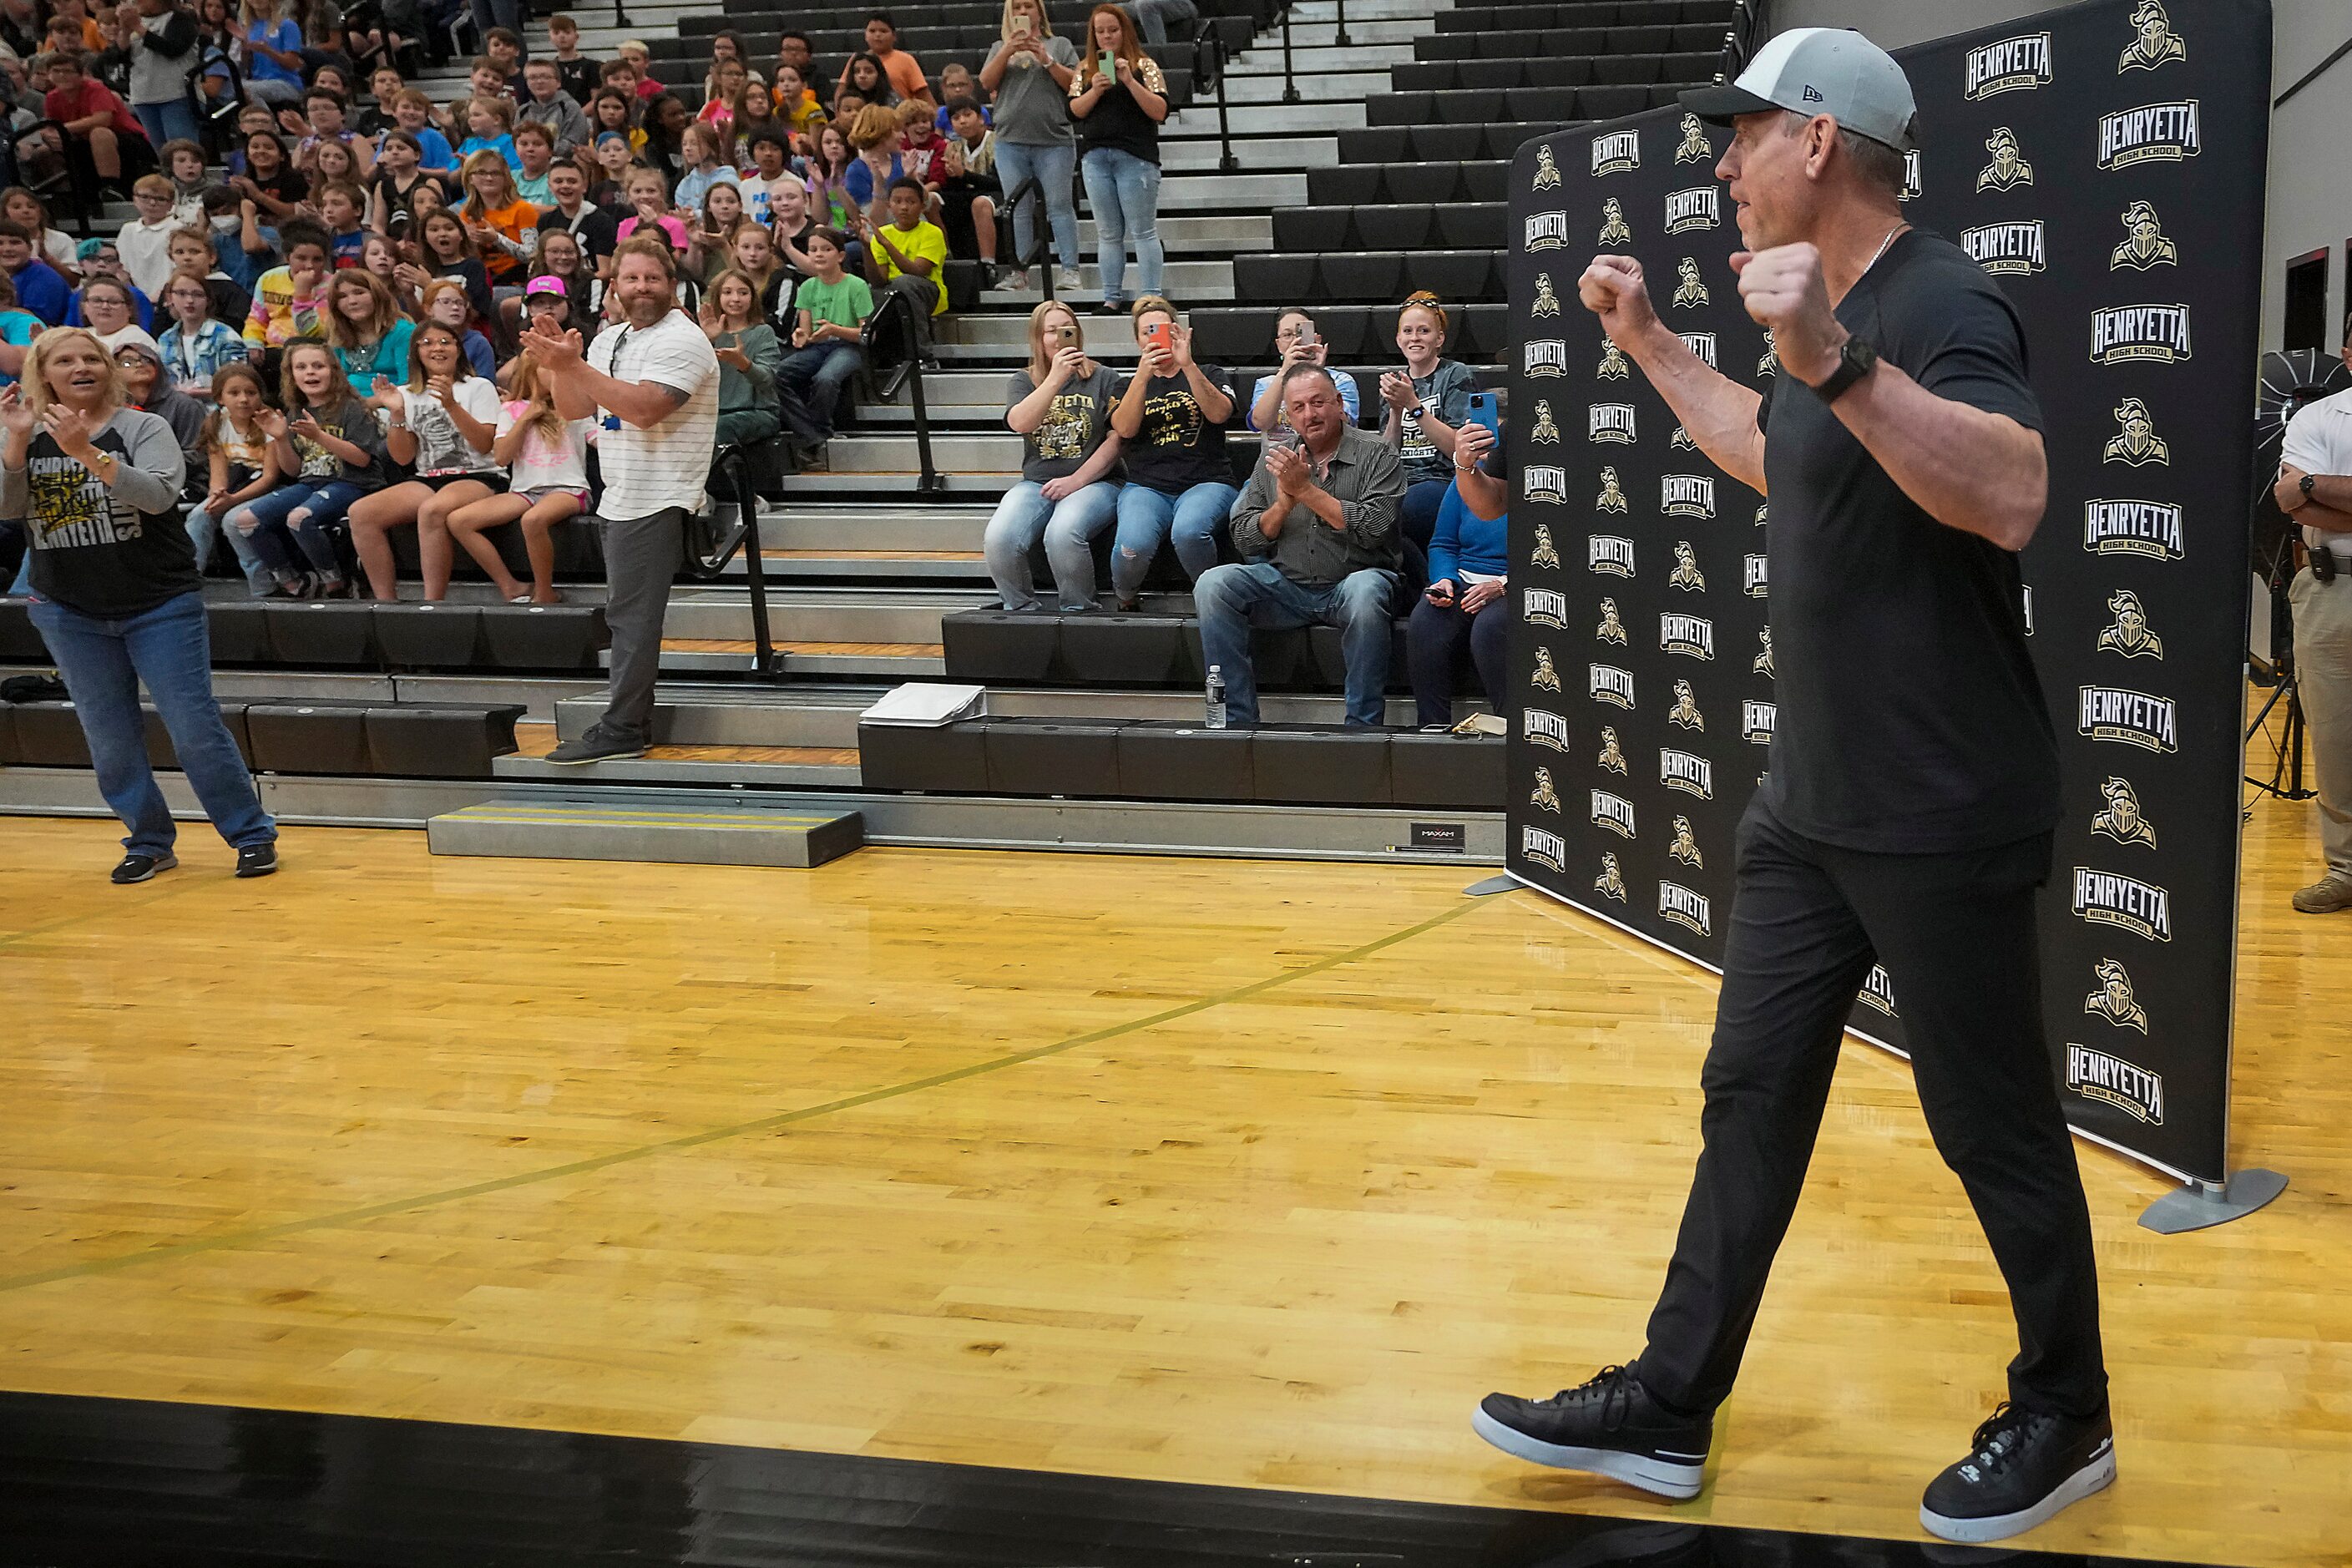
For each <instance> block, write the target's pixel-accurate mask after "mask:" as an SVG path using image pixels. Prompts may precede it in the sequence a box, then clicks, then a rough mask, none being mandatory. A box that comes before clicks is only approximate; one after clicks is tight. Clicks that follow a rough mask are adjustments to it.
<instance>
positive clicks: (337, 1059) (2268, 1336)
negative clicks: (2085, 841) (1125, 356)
mask: <svg viewBox="0 0 2352 1568" xmlns="http://www.w3.org/2000/svg"><path fill="white" fill-rule="evenodd" d="M2310 812H2311V808H2310V807H2308V806H2289V805H2278V804H2275V803H2271V802H2263V803H2262V804H2260V805H2257V806H2256V808H2255V809H2254V812H2253V816H2252V824H2251V826H2250V827H2249V829H2248V837H2247V867H2248V871H2247V878H2246V889H2245V900H2244V920H2243V927H2244V936H2243V956H2242V964H2241V969H2240V985H2241V1002H2240V1008H2239V1033H2238V1042H2239V1043H2238V1072H2237V1097H2238V1098H2237V1133H2236V1145H2237V1146H2236V1155H2237V1158H2238V1159H2239V1161H2240V1162H2241V1163H2265V1164H2271V1165H2275V1166H2277V1167H2279V1168H2281V1169H2284V1170H2285V1171H2286V1172H2287V1173H2290V1175H2291V1176H2292V1177H2293V1180H2294V1185H2293V1186H2292V1187H2291V1188H2290V1189H2289V1190H2288V1192H2287V1194H2285V1196H2284V1197H2283V1198H2282V1199H2280V1200H2279V1202H2278V1203H2277V1204H2275V1205H2273V1207H2272V1208H2271V1209H2270V1210H2268V1211H2266V1212H2265V1213H2263V1215H2260V1216H2258V1217H2257V1218H2255V1219H2252V1220H2251V1221H2248V1222H2245V1223H2242V1224H2240V1225H2236V1226H2228V1227H2225V1228H2222V1229H2219V1230H2214V1231H2208V1232H2205V1233H2202V1234H2200V1235H2194V1236H2189V1237H2176V1238H2170V1239H2167V1238H2162V1237H2156V1236H2154V1235H2152V1234H2151V1233H2149V1232H2147V1231H2143V1230H2140V1229H2138V1228H2137V1227H2136V1226H2135V1225H2134V1220H2135V1218H2136V1216H2137V1215H2138V1213H2139V1211H2140V1210H2141V1208H2142V1207H2143V1206H2145V1205H2147V1203H2148V1202H2149V1201H2150V1200H2151V1199H2153V1198H2154V1197H2155V1196H2157V1195H2158V1193H2159V1192H2160V1191H2161V1190H2162V1189H2161V1184H2159V1182H2158V1180H2157V1179H2155V1178H2153V1177H2152V1176H2149V1175H2147V1174H2146V1173H2143V1172H2141V1171H2140V1170H2138V1169H2137V1168H2136V1167H2134V1166H2132V1165H2130V1164H2128V1163H2125V1162H2124V1161H2122V1160H2120V1159H2118V1158H2116V1157H2115V1156H2112V1155H2109V1154H2106V1153H2105V1152H2099V1151H2096V1150H2094V1149H2089V1148H2084V1149H2083V1150H2082V1151H2081V1158H2082V1163H2083V1169H2084V1175H2085V1177H2086V1179H2087V1182H2088V1184H2089V1189H2090V1194H2091V1204H2092V1212H2093V1215H2094V1217H2095V1223H2096V1226H2097V1230H2098V1239H2099V1246H2100V1261H2101V1265H2102V1269H2103V1284H2104V1287H2105V1323H2106V1331H2107V1342H2108V1345H2109V1350H2110V1356H2111V1360H2112V1368H2113V1373H2114V1377H2115V1403H2116V1420H2117V1427H2118V1434H2119V1437H2118V1446H2119V1451H2120V1454H2121V1458H2122V1479H2121V1480H2120V1481H2119V1482H2118V1483H2117V1485H2116V1487H2115V1488H2114V1489H2112V1490H2111V1491H2110V1492H2108V1493H2107V1494H2105V1496H2103V1497H2101V1498H2098V1499H2095V1500H2092V1501H2091V1502H2089V1503H2087V1504H2084V1505H2083V1506H2081V1507H2078V1508H2076V1509H2074V1510H2072V1511H2071V1512H2069V1513H2068V1514H2066V1515H2065V1516H2063V1518H2062V1519H2061V1520H2059V1521H2056V1522H2055V1523H2053V1525H2051V1526H2049V1527H2047V1528H2045V1529H2044V1530H2042V1531H2039V1532H2037V1533H2036V1534H2035V1535H2034V1536H2032V1537H2030V1538H2028V1539H2027V1541H2026V1542H2021V1544H2031V1545H2033V1546H2037V1547H2042V1548H2045V1549H2050V1550H2061V1551H2075V1552H2099V1553H2112V1554H2128V1555H2135V1556H2146V1557H2164V1558H2178V1559H2184V1560H2193V1561H2198V1562H2211V1563H2249V1564H2264V1565H2277V1568H2289V1565H2292V1568H2308V1565H2310V1564H2315V1563H2352V1292H2347V1289H2346V1280H2347V1274H2346V1268H2347V1258H2352V1051H2347V1015H2352V978H2347V976H2352V962H2347V961H2352V916H2340V917H2320V918H2314V917H2305V916H2298V915H2295V914H2294V913H2293V912H2292V911H2291V910H2289V909H2288V908H2287V904H2286V898H2287V894H2288V892H2289V891H2290V890H2291V889H2293V888H2294V887H2295V886H2297V885H2299V884H2300V883H2301V882H2303V881H2305V880H2307V879H2308V878H2309V876H2310V874H2311V872H2312V869H2313V868H2314V867H2315V865H2316V864H2317V857H2316V854H2315V847H2314V844H2313V841H2312V837H2311V834H2310V832H2309V828H2308V822H2309V816H2310ZM115 837H116V829H115V828H114V826H113V825H112V824H110V823H100V822H93V821H39V820H26V819H0V995H5V1004H0V1005H5V1029H0V1150H5V1157H0V1171H4V1172H5V1173H4V1174H0V1354H5V1361H0V1386H5V1387H6V1388H9V1389H14V1390H21V1391H29V1392H33V1393H40V1394H87V1395H118V1396H129V1397H136V1398H141V1399H149V1400H165V1401H177V1402H203V1403H210V1404H215V1405H242V1406H256V1407H267V1408H271V1409H283V1410H302V1411H317V1412H331V1413H341V1414H348V1415H385V1416H400V1417H431V1418H437V1419H441V1420H446V1421H454V1422H460V1423H474V1424H493V1425H499V1426H510V1427H533V1428H547V1429H556V1430H568V1431H576V1432H588V1433H604V1434H619V1435H628V1436H650V1437H672V1438H675V1437H685V1438H693V1439H701V1440H707V1441H712V1442H720V1443H734V1444H746V1445H754V1446H760V1447H781V1448H799V1449H808V1450H817V1451H824V1452H832V1453H840V1454H853V1455H875V1456H896V1457H901V1458H919V1459H934V1460H955V1461H969V1462H974V1463H980V1464H987V1465H999V1466H1015V1467H1026V1468H1035V1469H1041V1470H1051V1471H1063V1472H1071V1473H1082V1474H1092V1475H1100V1476H1118V1477H1133V1478H1144V1479H1160V1480H1176V1481H1201V1482H1217V1483H1226V1484H1232V1485H1238V1486H1244V1487H1255V1488H1284V1489H1301V1490H1308V1491H1327V1492H1335V1493H1350V1494H1356V1495H1359V1496H1365V1497H1378V1498H1391V1499H1402V1500H1422V1501H1430V1502H1454V1503H1477V1504H1489V1505H1507V1506H1513V1507H1521V1508H1537V1509H1547V1510H1579V1511H1585V1512H1599V1513H1608V1514H1617V1515H1626V1516H1642V1517H1653V1518H1660V1519H1675V1520H1696V1521H1712V1522H1714V1523H1717V1524H1733V1525H1748V1526H1757V1527H1765V1528H1777V1529H1789V1530H1800V1531H1841V1532H1849V1533H1853V1534H1857V1535H1874V1536H1882V1537H1895V1538H1911V1539H1916V1538H1918V1531H1917V1529H1916V1510H1917V1504H1918V1495H1919V1489H1920V1487H1921V1486H1922V1485H1923V1484H1924V1482H1925V1480H1926V1479H1927V1477H1928V1476H1929V1475H1931V1474H1932V1473H1933V1472H1934V1471H1935V1470H1936V1469H1937V1468H1939V1467H1940V1466H1941V1465H1943V1464H1944V1463H1946V1462H1948V1460H1949V1459H1951V1458H1955V1457H1957V1455H1958V1452H1959V1449H1960V1447H1961V1445H1962V1444H1963V1443H1964V1442H1965V1441H1966V1439H1967V1437H1968V1434H1969V1429H1970V1428H1971V1427H1972V1426H1974V1424H1975V1423H1976V1422H1977V1421H1978V1420H1979V1418H1980V1417H1981V1416H1982V1415H1985V1414H1986V1413H1987V1412H1988V1411H1989V1409H1990V1405H1991V1404H1992V1401H1993V1399H1994V1397H1995V1396H1996V1394H1997V1391H1998V1389H1999V1388H2000V1370H2001V1365H2002V1363H2003V1362H2004V1361H2005V1359H2006V1358H2007V1356H2008V1354H2009V1352H2010V1348H2011V1327H2010V1320H2009V1317H2008V1313H2007V1310H2006V1305H2005V1299H2004V1297H2003V1295H2002V1292H2001V1289H2000V1280H1999V1278H1998V1276H1997V1275H1996V1274H1995V1272H1994V1271H1993V1268H1992V1267H1991V1264H1990V1260H1989V1259H1988V1258H1987V1257H1986V1254H1985V1251H1984V1248H1983V1246H1982V1242H1981V1239H1980V1237H1979V1235H1978V1233H1977V1231H1976V1228H1975V1226H1974V1224H1973V1222H1972V1220H1971V1219H1970V1217H1969V1214H1968V1211H1967V1209H1966V1207H1965V1205H1964V1203H1963V1201H1962V1199H1961V1197H1960V1194H1959V1193H1958V1187H1957V1184H1955V1183H1954V1182H1953V1181H1952V1180H1951V1179H1950V1177H1949V1175H1948V1173H1947V1172H1946V1171H1945V1170H1944V1169H1943V1167H1942V1166H1941V1165H1940V1163H1938V1162H1937V1159H1936V1157H1935V1155H1934V1152H1933V1150H1932V1149H1931V1147H1930V1145H1929V1143H1928V1141H1927V1134H1926V1131H1925V1129H1924V1127H1923V1125H1922V1123H1921V1121H1920V1119H1919V1115H1918V1112H1917V1109H1916V1103H1915V1100H1914V1098H1913V1095H1912V1091H1911V1087H1910V1084H1909V1081H1908V1075H1907V1071H1906V1068H1905V1067H1904V1065H1903V1064H1902V1063H1901V1062H1899V1061H1897V1060H1895V1059H1893V1058H1888V1057H1885V1056H1884V1055H1882V1054H1880V1053H1877V1052H1875V1051H1874V1050H1872V1049H1871V1048H1869V1047H1863V1046H1859V1045H1850V1046H1849V1047H1848V1049H1847V1053H1846V1055H1847V1060H1846V1061H1845V1062H1844V1064H1843V1068H1842V1070H1841V1073H1840V1077H1839V1082H1838V1088H1837V1091H1836V1094H1835V1096H1834V1099H1833V1100H1832V1107H1831V1112H1830V1117H1829V1121H1828V1123H1827V1125H1826V1127H1825V1128H1824V1130H1823V1134H1822V1142H1821V1148H1820V1152H1819V1154H1818V1155H1817V1157H1816V1159H1815V1161H1814V1163H1813V1171H1812V1176H1811V1184H1810V1187H1809V1190H1808V1193H1807V1196H1806V1201H1805V1203H1804V1205H1803V1206H1802V1208H1801V1211H1800V1213H1799V1215H1798V1218H1797V1222H1796V1226H1795V1228H1794V1230H1793V1232H1792V1233H1791V1235H1790V1240H1789V1244H1788V1246H1787V1247H1786V1249H1785V1250H1784V1252H1783V1253H1782V1255H1781V1258H1780V1268H1779V1270H1778V1273H1777V1274H1776V1276H1775V1279H1774V1282H1773V1289H1772V1291H1771V1294H1770V1295H1769V1298H1768V1299H1767V1300H1766V1303H1765V1307H1764V1311H1763V1316H1762V1318H1761V1320H1760V1321H1759V1327H1758V1331H1757V1335H1756V1340H1755V1342H1754V1349H1753V1353H1752V1354H1751V1356H1750V1358H1749V1361H1748V1368H1747V1372H1746V1375H1745V1377H1744V1379H1743V1381H1742V1382H1741V1384H1740V1385H1739V1389H1738V1393H1737V1394H1736V1395H1735V1396H1734V1398H1733V1400H1732V1402H1731V1404H1730V1405H1728V1406H1727V1409H1726V1411H1725V1413H1724V1415H1723V1417H1722V1419H1721V1420H1720V1422H1719V1424H1718V1437H1717V1450H1716V1454H1715V1456H1714V1458H1713V1459H1712V1460H1711V1468H1712V1469H1713V1484H1712V1485H1711V1487H1710V1488H1709V1489H1708V1491H1707V1492H1706V1494H1704V1495H1703V1496H1702V1497H1701V1498H1700V1499H1699V1500H1696V1502H1693V1503H1689V1504H1685V1505H1680V1506H1670V1505H1665V1504H1663V1503H1654V1502H1652V1501H1650V1500H1645V1499H1643V1498H1642V1497H1640V1496H1639V1495H1638V1494H1635V1493H1633V1492H1630V1491H1627V1490H1625V1489H1620V1488H1616V1487H1612V1486H1610V1485H1607V1484H1605V1483H1601V1482H1597V1481H1591V1480H1587V1479H1580V1478H1577V1477H1573V1476H1568V1475H1563V1474H1559V1473H1554V1472H1547V1471H1541V1470H1538V1469H1535V1468H1530V1467H1527V1466H1523V1465H1520V1464H1517V1463H1516V1462H1514V1461H1512V1460H1510V1459H1508V1458H1505V1457H1504V1456H1502V1455H1500V1454H1497V1453H1496V1452H1494V1451H1493V1450H1491V1449H1489V1448H1487V1447H1486V1446H1485V1445H1484V1444H1482V1443H1480V1442H1479V1441H1477V1440H1476V1439H1475V1437H1474V1436H1472V1435H1471V1433H1470V1431H1469V1427H1468V1424H1467V1418H1468V1415H1469V1412H1470V1410H1471V1407H1472V1405H1473V1404H1474V1403H1475V1400H1476V1399H1477V1398H1478V1396H1479V1395H1480V1394H1484V1393H1485V1392H1486V1391H1487V1390H1488V1389H1489V1388H1495V1387H1502V1388H1510V1389H1515V1390H1518V1391H1523V1392H1544V1393H1548V1392H1549V1391H1550V1390H1551V1389H1553V1388H1555V1387H1559V1386H1561V1385H1563V1384H1570V1383H1574V1382H1578V1381H1580V1380H1581V1379H1582V1378H1584V1377H1585V1376H1587V1375H1589V1374H1590V1373H1591V1371H1592V1370H1593V1369H1594V1368H1595V1367H1597V1366H1599V1365H1601V1363H1606V1362H1611V1361H1617V1360H1622V1359H1625V1358H1626V1357H1629V1356H1631V1355H1632V1354H1633V1353H1634V1352H1636V1351H1638V1349H1639V1348H1640V1344H1641V1331H1642V1325H1643V1318H1644V1316H1645V1312H1646V1308H1647V1306H1648V1303H1649V1301H1650V1299H1651V1296H1652V1293H1653V1292H1654V1289H1655V1288H1656V1285H1657V1282H1658V1279H1659V1276H1660V1271H1661V1268H1662V1266H1663V1263H1664V1258H1665V1255H1666V1251H1667V1249H1668V1247H1669V1245H1670V1243H1671V1240H1672V1237H1673V1233H1674V1225H1675V1217H1676V1215H1677V1214H1678V1213H1679V1209H1680V1205H1681V1202H1682V1196H1683V1192H1684V1188H1685V1183H1686V1181H1687V1178H1688V1173H1689V1168H1690V1163H1691V1161H1692V1159H1693V1157H1694V1154H1695V1152H1696V1131H1697V1110H1698V1097H1697V1093H1696V1079H1697V1071H1698V1065H1699V1060H1700V1056H1701V1053H1702V1051H1703V1049H1704V1047H1705V1045H1706V1037H1707V1029H1708V1023H1709V1016H1710V1011H1711V1008H1712V1005H1713V986H1712V983H1711V981H1710V980H1709V978H1708V977H1707V976H1706V975H1705V974H1703V973H1698V972H1696V971H1695V970H1693V969H1691V968H1689V967H1687V966H1685V965H1684V964H1682V963H1678V962H1676V961H1675V960H1673V959H1670V958H1668V957H1666V956H1664V955H1663V954H1660V953H1658V952H1654V951H1652V950H1650V949H1648V948H1646V947H1643V946H1642V945H1641V944H1639V943H1636V942H1633V941H1631V940H1629V939H1626V938H1624V937H1622V936H1620V935H1618V934H1616V933H1614V932H1612V931H1609V930H1607V929H1605V928H1603V927H1601V926H1600V925H1598V924H1596V923H1595V922H1593V921H1588V920H1586V919H1583V918H1582V917H1580V916H1579V915H1576V914H1574V913H1573V912H1571V911H1569V910H1564V909H1562V908H1560V907H1559V906H1556V905H1554V904H1551V903H1549V902H1548V901H1546V900H1542V899H1540V898H1538V897H1537V896H1536V895H1534V894H1532V893H1528V892H1524V891H1522V892H1517V893H1512V894H1507V895H1505V896H1502V897H1496V898H1489V899H1483V900H1467V899H1465V898H1463V897H1462V896H1461V889H1462V887H1463V885H1464V884H1465V882H1467V881H1469V880H1470V879H1471V878H1472V876H1473V875H1474V874H1475V873H1474V872H1473V871H1472V870H1471V869H1470V868H1463V869H1454V870H1445V869H1435V870H1433V869H1423V868H1400V867H1370V866H1352V865H1321V864H1303V863H1301V864H1292V863H1265V862H1238V861H1185V860H1172V859H1157V860H1156V859H1140V858H1108V857H1102V858H1097V857H1084V856H1075V855H1073V856H1012V855H1004V854H989V853H958V852H918V851H900V850H880V849H868V850H866V851H863V852H861V853H859V854H857V855H855V856H852V857H850V858H847V859H845V860H843V861H840V862H837V863H835V864H834V865H832V866H829V867H826V868H824V869H822V870H819V871H816V872H809V873H803V872H778V871H768V870H754V869H737V868H677V867H661V866H622V865H592V864H562V863H540V862H501V861H490V860H477V859H441V860H436V859H434V858H431V857H429V856H427V855H426V853H425V838H424V836H423V835H422V834H417V833H389V832H360V831H335V830H324V829H299V828H298V829H292V830H289V833H288V834H287V837H286V839H285V842H284V853H285V863H286V869H285V870H284V872H283V873H282V874H281V875H279V876H278V877H277V878H275V879H270V880H267V881H259V882H238V881H235V880H233V879H230V878H229V877H228V875H227V861H228V858H227V855H226V851H225V850H223V849H222V848H221V847H220V846H219V844H218V842H217V840H215V839H213V838H211V837H210V836H209V835H208V834H207V833H205V831H204V830H202V828H201V826H200V825H199V826H195V827H192V828H190V829H188V830H186V831H184V837H183V839H182V852H183V855H184V858H185V863H184V866H183V868H181V869H180V870H178V871H176V872H173V873H171V874H169V875H167V876H166V877H164V878H163V879H159V880H158V881H156V882H154V883H152V884H149V885H147V886H144V887H140V888H132V889H119V888H114V887H111V886H110V885H109V884H108V883H107V881H106V879H105V875H104V873H105V871H106V868H108V867H109V866H110V864H111V862H112V860H113V858H115V855H116V853H117V851H116V849H115Z"/></svg>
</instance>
